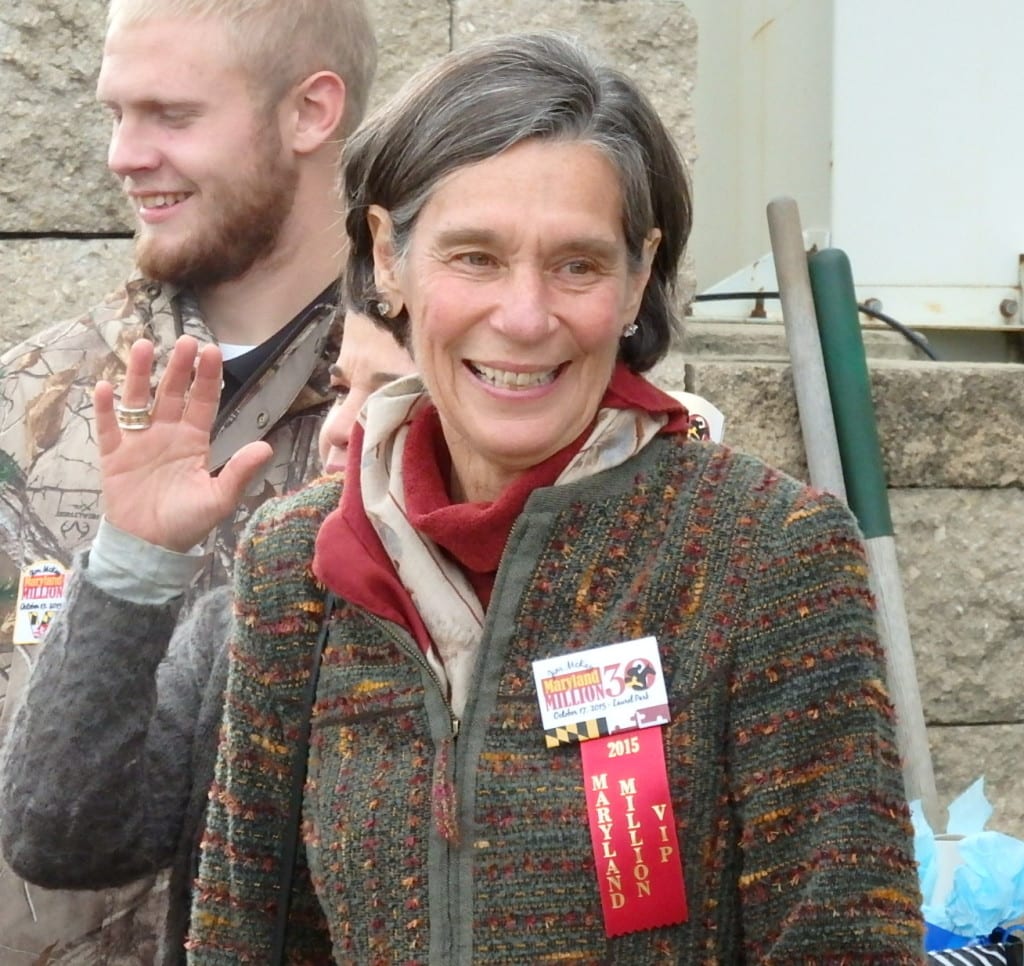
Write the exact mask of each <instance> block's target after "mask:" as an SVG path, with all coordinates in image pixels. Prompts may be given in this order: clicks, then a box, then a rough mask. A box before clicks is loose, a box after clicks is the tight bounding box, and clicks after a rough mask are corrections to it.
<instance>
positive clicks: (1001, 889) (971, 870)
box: [910, 778, 1024, 950]
mask: <svg viewBox="0 0 1024 966" xmlns="http://www.w3.org/2000/svg"><path fill="white" fill-rule="evenodd" d="M910 811H911V819H912V821H913V824H914V851H915V855H916V857H917V862H918V876H919V880H920V884H921V894H922V896H923V897H924V901H923V903H922V907H921V910H922V912H923V914H924V919H925V922H926V923H927V924H928V926H929V937H928V942H929V943H933V944H929V945H926V948H927V949H929V950H932V949H940V948H951V947H952V946H954V945H960V946H963V945H967V944H968V943H970V942H973V941H976V939H977V938H978V937H987V936H988V935H989V934H990V933H991V932H992V931H993V930H994V929H995V928H996V927H997V926H1000V925H1004V924H1006V923H1009V922H1012V921H1014V920H1016V919H1019V918H1020V917H1021V915H1022V914H1024V842H1022V841H1020V839H1016V838H1013V837H1012V836H1010V835H1004V834H1003V833H1001V832H994V831H990V830H987V829H986V828H985V825H986V823H987V822H988V820H989V818H991V816H992V806H991V804H990V803H989V801H988V799H987V798H986V797H985V783H984V779H983V778H979V779H978V780H977V781H976V782H975V783H974V784H973V785H971V787H970V788H968V789H967V791H965V792H964V793H963V794H962V795H960V796H959V797H958V798H957V799H956V800H955V801H954V802H953V803H952V804H951V805H950V806H949V822H948V824H947V826H946V836H943V837H940V838H939V839H938V840H937V839H936V835H935V833H934V831H933V830H932V828H931V826H930V825H929V824H928V822H927V820H926V819H925V817H924V812H923V811H922V809H921V803H920V802H912V803H911V806H910ZM951 837H959V838H958V839H954V838H951ZM957 852H958V853H959V854H958V855H956V854H955V853H957ZM951 860H952V861H953V862H954V863H958V864H955V868H952V870H950V866H949V862H950V861H951ZM950 871H952V874H951V875H950ZM949 934H952V935H953V937H959V938H960V939H962V940H963V941H962V942H959V943H952V942H951V941H950V939H949ZM940 943H941V944H943V945H939V944H940Z"/></svg>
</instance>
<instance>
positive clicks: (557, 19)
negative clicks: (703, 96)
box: [0, 0, 697, 349]
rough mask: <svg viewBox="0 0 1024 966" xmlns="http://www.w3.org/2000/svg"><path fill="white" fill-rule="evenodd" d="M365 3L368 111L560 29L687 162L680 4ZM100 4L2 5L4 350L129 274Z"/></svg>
mask: <svg viewBox="0 0 1024 966" xmlns="http://www.w3.org/2000/svg"><path fill="white" fill-rule="evenodd" d="M282 2H286V0H282ZM368 5H369V7H370V10H371V13H372V14H373V17H374V22H375V24H376V29H377V35H378V39H379V43H380V58H379V69H378V74H377V83H376V85H375V88H374V98H373V102H374V103H379V102H380V101H381V100H382V99H383V98H385V97H386V96H387V95H388V94H391V93H393V92H394V91H395V90H396V89H397V88H398V87H399V86H400V85H401V84H402V83H403V82H404V81H405V80H406V79H407V78H408V77H409V76H411V75H412V74H413V73H415V71H416V70H417V69H418V68H420V67H422V66H425V65H426V64H428V63H430V62H431V61H433V60H435V59H436V58H437V57H439V56H441V55H442V54H444V53H446V52H447V51H449V50H451V49H453V48H457V47H461V46H465V45H466V44H467V43H470V42H472V41H473V40H474V39H475V38H479V37H485V36H490V35H493V34H496V33H501V32H503V31H508V30H523V29H540V28H560V29H565V30H570V31H572V32H574V33H577V34H579V35H580V36H581V37H582V38H583V39H584V40H585V41H586V42H587V43H588V44H589V45H590V46H591V47H593V48H594V49H595V50H598V51H600V52H601V53H603V54H604V55H605V56H607V57H610V58H611V59H612V60H613V62H614V63H615V64H617V65H618V66H619V67H620V68H621V69H623V70H624V71H626V72H627V73H629V74H630V75H631V76H635V77H637V78H639V79H640V80H641V81H642V82H643V83H644V85H645V88H646V89H647V90H648V91H649V93H650V94H651V97H652V99H653V100H654V101H655V103H656V104H657V106H658V108H659V110H660V111H661V112H662V115H663V117H664V118H665V119H666V122H667V123H668V124H669V126H670V128H671V130H672V131H673V133H674V134H675V135H676V137H677V139H678V141H679V144H680V146H681V148H682V149H683V152H684V153H685V154H686V155H687V156H688V157H689V158H692V157H693V153H694V146H693V118H692V107H691V96H690V95H691V91H692V87H693V81H694V78H695V77H696V43H697V34H696V26H695V24H694V22H693V18H692V17H691V16H690V14H689V13H688V12H687V10H686V7H685V6H684V5H683V3H682V2H681V0H628V2H621V0H505V2H501V0H368ZM106 6H107V4H106V0H18V2H16V3H13V4H12V3H7V4H0V117H3V118H4V119H5V123H4V125H3V128H2V129H0V285H2V286H3V289H2V291H3V293H4V298H3V299H2V301H0V349H2V348H3V347H6V346H7V345H10V344H12V343H14V342H17V341H18V340H19V339H20V338H22V337H24V335H25V334H27V333H28V332H31V331H32V330H33V329H36V328H38V327H39V326H40V325H42V324H44V323H45V322H48V321H52V320H55V319H58V318H64V317H66V316H68V315H71V314H74V312H75V310H76V309H81V308H85V307H87V306H88V305H90V304H91V303H93V302H95V301H97V300H98V299H100V298H101V297H102V296H103V295H105V294H106V293H107V292H109V291H111V290H112V289H113V288H114V287H115V286H116V285H117V284H118V283H119V282H120V281H121V280H122V279H123V278H124V277H125V275H126V274H127V273H128V271H129V270H130V267H131V251H132V246H131V241H130V237H129V236H130V233H131V229H132V225H131V218H130V215H129V212H128V210H127V208H126V207H125V205H124V202H123V200H122V198H121V196H120V193H119V191H118V189H117V186H116V184H115V182H114V180H113V178H112V177H111V176H110V174H109V173H108V172H107V170H106V166H105V157H106V146H107V137H108V133H109V131H108V121H107V118H106V117H105V116H104V112H103V110H102V109H101V108H100V107H99V106H98V105H97V104H96V102H95V98H94V88H95V85H96V75H97V72H98V69H99V63H100V54H101V50H102V43H103V33H104V20H105V16H106Z"/></svg>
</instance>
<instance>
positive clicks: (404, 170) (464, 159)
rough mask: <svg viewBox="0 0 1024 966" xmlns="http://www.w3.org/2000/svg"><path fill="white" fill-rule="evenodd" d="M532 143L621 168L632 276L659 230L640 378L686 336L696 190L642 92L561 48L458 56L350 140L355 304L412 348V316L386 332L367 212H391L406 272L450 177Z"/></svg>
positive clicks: (629, 356) (496, 44)
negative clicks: (683, 282) (408, 256)
mask: <svg viewBox="0 0 1024 966" xmlns="http://www.w3.org/2000/svg"><path fill="white" fill-rule="evenodd" d="M529 139H543V140H562V141H573V142H583V143H586V144H590V145H593V146H594V147H596V148H597V149H598V150H599V151H601V152H602V154H604V156H605V157H606V158H607V159H608V160H609V161H611V163H612V165H613V166H614V168H615V170H616V171H617V172H618V175H619V179H620V183H621V186H622V198H623V211H622V225H623V233H624V235H625V239H626V247H627V250H628V253H629V257H630V260H631V262H632V263H633V267H639V266H640V265H641V263H642V254H643V244H644V240H645V239H646V238H647V237H648V235H649V234H650V232H651V231H652V229H655V228H658V229H660V230H661V243H660V244H659V246H658V250H657V252H656V254H655V256H654V262H653V265H652V267H651V277H650V280H649V281H648V283H647V288H646V289H645V291H644V296H643V300H642V302H641V305H640V311H639V313H638V314H637V318H636V322H637V325H638V326H639V330H638V331H637V333H636V334H635V335H634V336H632V337H631V338H628V339H623V340H622V342H621V348H620V353H619V355H620V358H622V359H623V360H624V361H625V362H626V363H627V364H628V365H629V367H630V368H631V369H632V370H633V371H634V372H644V371H646V370H647V369H649V368H650V367H651V366H653V365H654V364H655V363H656V362H657V361H658V360H659V359H660V358H661V357H662V356H663V355H664V354H665V352H666V351H667V350H668V348H669V345H670V343H671V339H672V335H673V331H674V330H675V328H676V326H677V320H676V314H675V307H674V296H675V284H676V275H677V272H678V266H679V260H680V258H681V257H682V254H683V250H684V248H685V247H686V240H687V238H688V236H689V233H690V226H691V223H692V209H691V202H690V190H689V184H688V182H687V177H686V173H685V171H684V169H683V164H682V161H681V160H680V157H679V152H678V151H677V149H676V146H675V144H674V142H673V140H672V136H671V135H670V134H669V133H668V131H667V130H666V129H665V126H664V124H662V122H661V119H660V118H659V117H658V115H657V112H656V111H655V110H654V108H653V107H652V105H651V104H650V102H649V101H648V100H647V98H646V97H645V96H644V95H643V94H642V93H641V91H640V90H639V89H638V88H637V86H636V85H635V84H634V83H633V81H631V80H630V79H629V78H627V77H625V76H624V75H623V74H621V73H620V72H618V71H616V70H613V69H612V68H610V67H607V66H604V65H602V64H599V63H597V62H596V61H595V60H594V59H593V57H592V56H591V55H590V54H588V53H587V52H586V51H585V50H584V49H583V48H582V47H581V46H580V45H579V43H577V42H576V41H575V40H573V39H571V38H569V37H567V36H565V35H563V34H558V33H549V32H544V33H528V34H509V35H506V36H503V37H498V38H495V39H493V40H485V41H482V42H480V43H476V44H474V45H472V46H471V47H466V48H464V49H463V50H459V51H455V52H454V53H451V54H449V55H448V56H447V57H445V58H444V59H443V60H441V61H440V62H439V63H438V64H436V65H434V66H432V67H430V68H427V69H426V70H425V71H422V72H421V73H420V74H418V75H417V76H416V77H414V78H413V79H412V80H411V81H409V82H408V83H407V84H406V85H405V87H404V88H403V89H402V90H401V91H400V92H399V93H398V94H397V95H396V96H395V97H394V98H392V99H391V100H390V101H389V102H388V103H387V104H385V105H383V106H382V107H381V108H380V109H379V110H378V111H376V112H375V113H374V114H373V116H372V117H370V118H369V119H368V120H367V121H366V122H365V124H364V125H363V126H362V127H361V128H360V129H359V130H358V131H357V132H356V133H355V134H354V135H353V136H352V137H351V138H350V139H349V141H348V143H347V144H346V146H345V155H344V166H345V167H344V192H345V200H346V203H347V215H346V228H347V231H348V236H349V239H350V243H351V244H350V251H349V259H348V268H347V270H346V272H347V274H346V290H347V294H348V299H349V301H350V303H351V305H352V307H353V308H354V309H355V310H356V311H359V312H363V313H365V314H367V315H369V316H370V317H371V318H372V319H374V321H375V322H377V324H378V325H381V326H383V327H385V328H387V329H389V330H390V331H391V332H392V333H393V334H394V336H395V338H397V339H398V340H399V342H401V343H402V344H403V345H407V344H408V325H409V317H408V314H407V313H406V311H405V309H404V308H403V309H402V311H401V312H400V313H399V314H398V315H397V316H396V317H394V318H388V317H387V316H386V315H385V314H384V312H383V311H382V305H381V303H382V302H383V299H382V297H381V294H380V293H379V292H378V291H377V288H376V286H375V284H374V274H373V239H372V237H371V235H370V229H369V225H368V223H367V219H366V213H367V210H368V208H369V206H370V205H380V206H381V207H382V208H384V209H386V210H387V211H389V212H390V214H391V220H392V225H393V243H394V246H395V252H396V255H397V256H398V257H399V258H401V257H402V255H403V254H404V252H405V251H406V249H407V247H408V244H409V239H410V236H411V233H412V230H413V227H414V226H415V223H416V219H417V217H418V216H419V213H420V212H421V211H422V209H423V206H424V205H425V204H426V203H427V201H428V200H429V199H430V197H431V195H432V194H433V192H434V191H435V189H436V188H437V187H438V185H439V184H440V183H441V182H442V181H443V180H444V179H445V178H446V177H447V176H448V175H450V174H452V173H453V172H454V171H456V170H458V169H459V168H463V167H466V166H467V165H470V164H476V163H477V162H480V161H484V160H486V159H487V158H491V157H494V156H495V155H497V154H500V153H501V152H502V151H506V150H508V149H509V148H511V147H513V146H514V145H516V144H519V143H521V142H523V141H526V140H529Z"/></svg>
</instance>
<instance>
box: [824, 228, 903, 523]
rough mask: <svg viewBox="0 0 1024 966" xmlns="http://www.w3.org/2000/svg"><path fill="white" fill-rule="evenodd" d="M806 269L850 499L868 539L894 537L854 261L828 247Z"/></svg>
mask: <svg viewBox="0 0 1024 966" xmlns="http://www.w3.org/2000/svg"><path fill="white" fill-rule="evenodd" d="M807 268H808V271H809V273H810V277H811V292H812V294H813V296H814V311H815V314H816V315H817V317H818V332H819V335H820V338H821V351H822V355H823V356H824V360H825V376H826V378H827V380H828V391H829V395H830V396H831V397H832V415H833V418H834V420H835V424H836V438H837V439H838V442H839V455H840V458H841V459H842V463H843V479H844V481H845V483H846V499H847V502H848V503H849V504H850V509H851V510H852V511H853V514H854V516H855V517H856V518H857V522H858V523H859V524H860V528H861V530H862V531H863V533H864V537H865V539H871V538H872V537H888V536H892V532H893V529H892V518H891V517H890V515H889V494H888V490H887V488H886V481H885V468H884V466H883V463H882V447H881V445H880V444H879V441H878V426H877V424H876V423H875V407H874V404H873V403H872V401H871V381H870V379H869V377H868V365H867V360H866V359H865V356H864V338H863V336H862V335H861V330H860V316H859V313H858V309H857V296H856V295H855V294H854V288H853V273H852V272H851V270H850V260H849V259H848V258H847V257H846V253H845V252H843V251H841V250H840V249H838V248H826V249H824V250H822V251H820V252H815V253H814V254H812V255H810V256H809V257H808V259H807Z"/></svg>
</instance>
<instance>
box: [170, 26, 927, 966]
mask: <svg viewBox="0 0 1024 966" xmlns="http://www.w3.org/2000/svg"><path fill="white" fill-rule="evenodd" d="M345 165H346V168H345V196H346V201H347V204H348V212H347V216H346V228H347V231H348V235H349V239H350V257H349V263H348V268H347V273H348V274H347V282H348V295H349V298H350V299H351V300H352V301H353V302H354V303H355V305H356V307H357V308H359V309H360V310H362V311H365V312H367V313H369V314H370V315H372V316H373V317H374V319H375V320H376V321H377V323H378V324H379V325H381V326H383V327H385V328H388V329H390V330H391V331H392V332H393V333H394V334H395V335H396V336H397V337H398V339H399V340H400V341H402V342H403V343H404V344H405V345H407V346H409V347H410V349H411V351H412V354H413V357H414V360H415V362H416V364H417V366H418V368H419V369H420V371H421V373H422V378H418V377H408V378H405V379H401V380H399V381H397V382H394V383H391V384H390V385H388V386H386V387H384V388H382V389H381V390H379V391H378V392H376V393H374V394H373V395H372V396H370V398H369V399H368V400H367V402H366V406H365V409H364V411H363V414H362V417H361V419H360V422H359V424H358V425H357V426H356V427H354V429H353V432H352V435H351V439H350V440H349V447H348V457H347V459H348V463H347V470H346V474H345V480H344V483H343V484H342V483H340V482H339V481H337V480H333V481H329V482H325V483H323V484H320V485H314V486H313V487H312V488H310V489H308V490H306V491H304V492H302V493H300V494H297V495H295V496H294V497H291V498H288V499H286V500H284V501H281V502H279V503H277V504H276V505H274V506H273V507H271V508H269V509H267V510H265V511H262V512H261V513H259V514H258V515H257V518H256V520H255V522H254V525H253V527H252V529H251V530H250V535H249V543H248V544H247V546H246V548H245V550H244V551H242V553H241V554H240V556H239V559H238V563H237V567H238V584H237V587H236V612H237V615H238V620H237V624H236V628H235V635H234V643H233V646H232V649H231V658H230V660H231V665H232V666H231V673H230V676H229V683H228V691H227V696H226V708H225V719H224V730H223V732H222V734H223V737H222V743H221V747H220V749H219V754H218V763H217V777H216V780H215V782H214V785H213V788H212V791H211V802H210V811H209V815H208V825H207V830H206V837H205V843H204V854H203V859H202V863H201V867H200V872H199V878H198V880H197V886H196V897H197V899H196V904H195V906H194V909H193V918H192V933H191V938H190V941H189V945H190V949H191V956H192V959H193V961H194V962H196V963H220V962H226V961H229V960H238V959H242V960H245V961H253V962H263V961H267V960H268V956H269V955H270V951H271V950H273V949H281V948H284V949H285V950H286V955H287V957H289V958H290V960H291V961H301V962H324V961H326V960H327V959H328V958H333V959H334V960H335V961H336V962H339V963H342V962H344V963H349V962H358V963H364V962H365V963H369V962H403V963H428V962H429V963H446V964H470V963H474V962H480V963H535V962H554V961H572V962H579V963H682V964H697V963H707V962H713V963H742V962H750V963H755V962H756V963H786V964H789V963H803V962H814V963H829V962H837V963H838V962H862V963H886V964H904V963H917V962H919V961H920V958H921V952H920V950H921V927H920V921H919V913H918V906H919V902H918V896H917V886H916V882H917V879H916V872H915V866H914V862H913V857H912V850H911V838H910V828H909V822H908V811H907V807H906V803H905V802H904V801H903V798H902V785H901V773H900V768H899V760H898V755H897V754H896V751H895V744H894V737H893V720H892V710H891V708H890V705H889V702H888V699H887V697H886V694H885V689H884V686H883V685H882V683H881V682H882V679H883V662H882V655H881V652H880V649H879V647H878V642H877V640H876V638H875V631H874V618H873V613H872V608H871V601H870V594H869V591H868V589H867V585H866V582H865V565H864V552H863V547H862V545H861V543H860V540H859V536H858V534H857V531H856V528H855V526H854V524H853V522H852V520H851V518H850V515H849V513H848V512H847V511H846V509H845V508H844V507H843V506H841V505H840V504H839V503H838V502H837V501H835V500H834V499H833V498H831V497H829V496H827V495H823V494H821V493H816V492H811V491H809V490H808V489H806V488H805V487H803V486H802V485H801V484H799V483H798V482H796V481H795V480H792V479H790V478H788V477H786V476H784V475H782V474H780V473H778V472H777V471H775V470H772V469H771V468H770V467H767V466H765V465H764V464H763V463H760V462H759V461H757V460H755V459H753V458H750V457H746V456H742V455H739V454H735V453H732V452H730V451H729V450H727V449H725V448H723V447H721V446H718V445H717V444H713V443H709V442H703V441H699V440H695V439H692V438H691V435H690V432H689V429H690V425H691V420H690V418H689V416H688V414H687V412H686V410H685V409H684V408H683V407H682V406H681V405H680V404H679V403H678V402H677V401H676V400H675V399H673V398H672V397H670V396H668V395H667V394H665V393H663V392H661V391H660V390H659V389H657V388H656V387H655V386H654V385H652V384H651V383H650V382H648V381H647V380H646V379H645V378H644V377H643V376H642V375H641V374H642V373H643V372H645V371H646V370H648V369H649V368H650V367H651V366H652V365H653V364H654V363H655V362H656V361H657V360H658V359H659V358H661V357H662V356H663V355H664V353H665V352H666V351H667V348H668V345H669V343H670V340H671V337H672V333H673V330H674V328H675V325H676V320H675V315H674V309H673V304H674V303H673V295H674V292H673V289H674V283H675V278H676V272H677V269H678V264H679V260H680V257H681V255H682V252H683V249H684V247H685V244H686V239H687V235H688V232H689V228H690V200H689V192H688V187H687V181H686V177H685V174H684V171H683V168H682V165H681V163H680V160H679V158H678V155H677V153H676V151H675V148H674V146H673V144H672V140H671V138H670V137H669V135H668V133H667V131H666V130H665V128H664V126H663V125H662V123H661V121H660V120H659V118H658V117H657V115H656V114H655V112H654V111H653V110H652V108H651V106H650V104H649V103H648V101H647V100H646V98H645V97H644V96H643V94H642V93H641V92H640V91H639V89H638V88H637V86H636V85H635V84H634V83H633V82H631V81H630V80H628V79H627V78H625V77H624V76H623V75H621V74H619V73H617V72H616V71H614V70H611V69H609V68H607V67H605V66H602V65H601V64H599V63H598V62H596V61H595V60H594V59H593V58H592V57H591V56H590V55H588V54H587V53H586V52H585V51H583V50H581V49H580V48H579V46H578V45H577V44H576V43H575V42H573V41H572V40H570V39H568V38H565V37H563V36H561V35H557V34H527V35H515V36H509V37H505V38H498V39H496V40H493V41H489V42H485V43H481V44H477V45H475V46H473V47H469V48H467V49H465V50H462V51H458V52H456V53H453V54H451V55H450V56H448V57H447V58H445V59H444V60H443V61H441V62H440V63H439V64H438V65H437V66H436V67H434V68H432V69H430V70H429V71H427V72H426V73H424V74H422V75H421V76H419V77H418V78H415V79H414V80H413V81H411V82H410V84H409V85H408V86H407V87H406V89H405V90H404V91H402V92H401V93H400V94H399V95H398V96H397V97H396V98H395V99H394V100H393V101H392V102H391V103H389V104H387V105H385V106H383V107H382V108H381V110H380V112H379V113H378V114H376V115H375V116H374V117H373V118H371V119H370V120H369V121H367V123H366V124H365V125H364V126H363V127H362V128H361V129H360V130H359V131H358V132H357V133H356V134H355V135H354V136H353V138H352V139H351V141H350V142H349V144H348V145H347V146H346V151H345ZM325 588H326V589H327V593H326V595H325ZM302 695H306V696H307V700H308V701H309V702H310V704H309V705H305V704H304V703H303V700H302V699H301V696H302ZM306 734H308V735H309V740H308V746H307V744H306V743H305V739H304V737H303V736H304V735H306ZM577 745H579V747H577ZM299 802H301V807H298V803H299ZM300 827H301V830H302V842H301V846H300V848H299V849H298V853H297V864H296V867H295V870H294V875H293V874H292V871H291V868H290V865H289V856H290V855H291V852H290V849H289V848H288V847H287V846H285V847H281V846H280V844H279V843H280V842H282V841H283V842H286V843H287V842H291V841H294V835H295V833H296V830H297V829H299V828H300ZM282 895H283V896H284V897H285V899H284V901H283V902H279V898H278V897H279V896H282ZM275 923H276V925H275Z"/></svg>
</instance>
